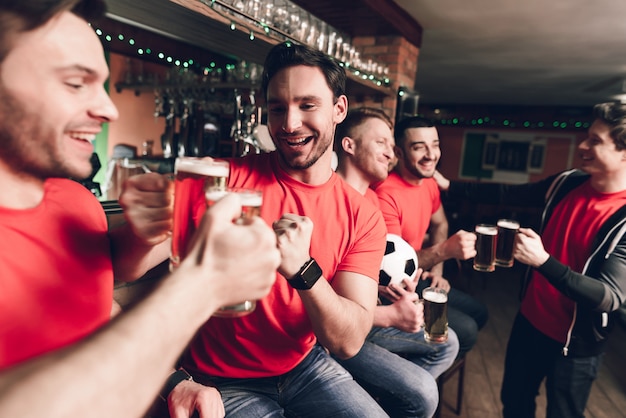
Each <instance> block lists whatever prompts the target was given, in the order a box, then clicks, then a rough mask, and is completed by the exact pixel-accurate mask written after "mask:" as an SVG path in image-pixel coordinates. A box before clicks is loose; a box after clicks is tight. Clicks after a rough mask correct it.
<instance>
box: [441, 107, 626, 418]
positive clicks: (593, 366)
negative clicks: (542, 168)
mask: <svg viewBox="0 0 626 418" xmlns="http://www.w3.org/2000/svg"><path fill="white" fill-rule="evenodd" d="M593 117H594V122H593V123H592V125H591V126H590V127H589V130H588V136H587V138H586V139H585V140H583V141H582V142H581V143H580V144H579V145H578V153H579V156H580V159H581V163H582V164H581V169H580V170H568V171H565V172H563V173H558V174H556V175H553V176H550V177H548V178H546V179H544V180H541V181H538V182H535V183H528V184H521V185H505V184H496V183H472V182H449V181H448V180H447V179H445V178H442V176H439V175H438V176H436V178H437V181H438V183H439V184H440V186H441V188H442V189H443V190H447V193H448V194H449V195H450V196H451V197H455V198H464V199H468V200H471V201H473V202H480V203H491V204H499V203H507V204H509V205H514V206H519V207H534V208H540V209H542V210H543V213H542V216H541V219H542V224H541V230H540V232H541V235H539V234H538V233H537V232H535V231H533V230H532V229H530V228H520V230H519V233H518V234H517V237H516V241H515V247H514V250H513V255H514V257H515V259H516V260H517V261H519V262H521V263H524V264H527V265H528V266H529V269H528V275H527V276H526V285H525V289H524V290H525V291H524V293H523V299H522V302H521V306H520V310H519V313H518V315H517V317H516V318H515V322H514V324H513V328H512V330H511V335H510V337H509V342H508V345H507V353H506V359H505V366H504V378H503V382H502V390H501V399H502V405H503V415H504V416H505V417H506V418H524V417H532V416H535V412H536V411H535V410H536V403H535V399H536V397H537V394H538V393H539V387H540V385H541V383H542V382H543V380H544V379H545V381H546V385H545V387H546V397H547V399H548V405H547V416H549V417H582V416H584V412H585V406H586V404H587V400H588V398H589V394H590V391H591V387H592V384H593V382H594V380H595V379H596V377H597V374H598V369H599V367H600V361H601V359H602V353H603V351H604V347H605V344H606V341H607V338H608V336H609V335H610V332H611V330H612V329H613V326H614V325H615V323H616V321H615V320H616V319H617V316H616V315H615V313H616V312H617V310H618V309H619V308H620V306H622V305H623V304H624V303H625V302H626V261H625V260H626V226H625V225H626V134H625V132H626V105H624V104H622V103H615V102H609V103H601V104H597V105H595V106H594V108H593Z"/></svg>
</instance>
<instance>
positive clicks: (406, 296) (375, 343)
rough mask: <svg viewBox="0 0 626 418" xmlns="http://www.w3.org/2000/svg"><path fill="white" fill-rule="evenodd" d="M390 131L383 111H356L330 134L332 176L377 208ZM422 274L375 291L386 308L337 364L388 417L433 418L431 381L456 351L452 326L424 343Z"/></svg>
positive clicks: (435, 398) (381, 308)
mask: <svg viewBox="0 0 626 418" xmlns="http://www.w3.org/2000/svg"><path fill="white" fill-rule="evenodd" d="M392 129H393V123H392V122H391V119H390V118H389V117H388V116H387V115H386V113H385V112H384V111H383V110H381V109H377V108H370V107H360V108H357V109H353V110H350V112H348V116H347V117H346V119H345V120H344V121H343V122H342V123H341V124H340V125H339V127H338V128H337V132H336V134H335V151H336V153H337V162H338V164H337V174H339V175H340V176H341V177H342V178H343V179H344V180H345V181H346V182H347V183H348V184H350V185H351V186H352V187H354V188H355V189H356V190H357V191H358V192H359V193H361V194H363V195H364V196H366V197H367V198H368V199H370V200H371V201H372V202H373V203H374V204H375V205H376V206H377V207H378V206H379V202H378V197H376V193H374V191H373V190H372V189H371V188H370V185H372V184H375V183H378V182H380V181H382V180H384V179H385V178H387V175H388V167H389V163H390V161H391V160H392V159H393V157H394V151H393V147H394V144H395V142H394V139H393V132H392ZM418 264H419V260H418ZM421 273H422V270H420V269H418V270H417V272H416V275H415V277H414V279H412V280H404V281H403V283H398V284H396V283H390V284H389V285H388V286H379V294H380V296H381V300H384V301H385V302H388V303H380V304H379V305H378V306H377V307H376V310H375V312H374V327H372V330H371V331H370V333H369V335H368V336H367V339H366V341H365V344H364V345H363V348H361V351H360V352H359V354H357V355H356V356H354V357H353V358H351V359H349V360H347V361H340V363H341V364H342V365H343V366H344V367H345V368H346V369H348V371H349V372H350V373H352V375H353V376H354V378H355V379H356V380H357V382H359V384H361V385H362V386H363V387H365V388H366V389H367V390H368V391H369V392H370V393H371V394H372V396H374V398H375V399H376V400H378V402H379V403H380V404H381V405H382V406H383V407H384V408H385V411H387V413H389V415H390V416H432V415H433V414H434V413H435V411H436V409H437V405H438V403H439V402H438V396H437V395H438V390H437V383H436V381H435V379H436V378H437V377H439V375H441V373H443V372H444V371H446V370H447V369H448V368H449V367H450V365H452V363H453V362H454V359H455V358H456V356H457V354H458V351H459V341H458V338H457V335H456V333H455V332H454V330H453V329H452V328H451V327H450V329H449V332H448V340H447V341H446V342H444V343H438V344H432V343H429V342H428V341H426V340H425V339H424V330H423V327H422V326H423V323H424V317H423V305H422V304H421V303H417V304H416V303H415V302H416V301H417V300H418V299H419V297H418V295H417V294H416V293H415V289H416V288H417V285H418V282H419V280H420V278H421ZM373 364H375V366H373Z"/></svg>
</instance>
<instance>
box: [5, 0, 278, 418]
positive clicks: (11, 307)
mask: <svg viewBox="0 0 626 418" xmlns="http://www.w3.org/2000/svg"><path fill="white" fill-rule="evenodd" d="M104 9H105V6H104V3H103V2H101V1H99V0H57V1H17V0H15V1H6V0H5V1H2V2H0V22H2V23H1V24H0V97H1V98H2V100H0V185H1V187H0V189H1V190H2V192H1V193H0V237H1V239H0V271H1V272H2V273H1V274H0V416H2V417H48V418H60V417H78V416H84V415H85V414H87V415H90V416H101V417H120V416H125V417H138V416H141V415H142V414H143V413H145V411H146V409H147V408H148V406H149V404H150V402H152V401H153V400H154V397H155V396H156V394H157V392H158V389H159V387H160V386H161V385H162V384H163V381H164V380H165V378H166V377H167V375H168V374H169V372H170V370H169V369H170V368H171V365H172V364H173V363H174V361H175V360H176V358H177V357H178V356H179V355H180V352H181V351H182V350H183V348H184V346H185V345H186V343H187V342H188V341H189V340H190V339H191V337H192V336H193V334H194V332H195V331H196V330H197V328H198V327H199V326H200V325H201V324H202V323H203V322H204V321H205V320H206V318H207V317H209V316H210V315H211V313H212V312H214V311H215V310H216V309H218V308H219V306H221V305H223V304H224V303H233V302H237V301H240V300H242V299H244V298H247V297H262V296H263V295H265V294H267V292H268V291H269V288H270V287H271V285H272V284H273V282H274V279H275V274H274V271H275V269H276V266H277V265H278V260H279V254H278V250H277V249H276V242H277V240H276V236H275V234H274V232H273V231H272V230H271V229H270V228H269V227H268V226H267V225H266V224H265V223H263V222H262V221H261V220H260V219H258V218H257V219H256V220H255V221H254V222H253V224H252V225H245V226H244V225H241V226H238V225H234V224H232V223H230V222H229V221H230V220H231V219H233V217H235V216H238V213H240V212H241V204H237V201H236V200H235V201H232V200H231V201H230V202H227V201H225V202H223V203H222V202H220V203H222V204H221V205H220V207H219V208H218V207H216V208H214V209H212V210H211V211H210V212H209V213H207V216H206V217H205V218H204V222H203V224H202V227H201V229H202V232H203V233H204V235H199V236H198V238H197V241H198V243H197V245H196V246H194V250H193V251H194V255H195V256H194V257H191V258H190V259H189V261H187V262H186V263H185V265H184V266H182V265H181V268H180V270H179V271H178V272H177V273H175V274H173V275H171V276H170V277H168V278H167V280H166V281H165V283H164V284H161V285H159V286H158V289H156V290H155V291H154V293H152V294H151V295H150V296H149V297H148V298H147V299H146V300H143V301H141V302H139V303H137V304H136V305H135V306H134V308H133V309H132V310H131V311H130V312H129V313H123V314H120V315H119V316H118V317H117V318H116V319H115V320H114V321H113V322H109V316H110V313H111V305H112V300H113V298H112V296H113V278H114V274H115V278H116V279H119V280H123V281H125V280H132V279H136V278H138V277H139V276H140V275H141V274H143V273H144V272H145V269H146V268H147V267H152V266H153V265H152V264H151V262H150V256H151V255H152V254H153V250H155V251H156V253H159V254H156V256H157V258H163V256H164V255H167V249H168V247H167V246H165V247H164V248H165V251H164V252H163V251H162V249H163V246H157V247H154V246H153V244H154V242H146V241H145V240H144V239H143V237H144V235H143V233H142V231H144V229H143V228H139V229H135V230H131V229H130V228H128V226H122V227H120V228H117V229H115V230H111V231H109V230H108V226H107V219H106V216H105V213H104V210H103V209H102V205H101V204H100V202H98V200H97V199H96V197H95V196H94V195H93V194H92V193H91V192H90V191H89V190H87V188H85V187H84V186H83V185H81V184H80V183H78V182H76V181H73V180H70V179H69V178H73V179H82V178H86V177H88V176H89V175H90V174H91V173H92V170H93V169H92V165H91V157H92V154H93V145H92V143H91V142H92V141H93V140H94V139H95V137H96V135H97V134H98V133H99V132H100V131H101V129H102V126H103V125H104V124H105V123H107V122H110V121H114V120H115V119H117V117H118V112H117V109H116V108H115V106H114V105H113V103H112V102H111V100H110V98H109V96H108V95H107V93H106V91H105V89H104V84H105V82H106V80H107V78H108V76H109V69H108V67H107V63H106V59H105V55H104V51H103V49H102V44H101V42H100V40H99V39H98V36H97V35H96V33H95V32H94V29H93V27H91V26H90V25H89V24H88V22H87V20H86V19H90V20H91V19H96V18H98V17H101V15H102V14H103V12H104ZM152 176H153V178H154V179H155V180H156V181H157V182H159V181H160V182H161V183H162V184H163V185H165V184H167V181H166V179H163V178H161V176H159V175H157V174H152ZM157 223H158V222H157ZM162 225H164V228H163V230H162V234H161V235H162V239H166V238H167V236H168V235H167V230H169V218H168V219H166V220H165V221H164V222H162ZM144 226H146V227H148V229H151V226H150V225H149V223H147V224H144ZM209 232H210V234H209ZM150 236H151V238H154V234H150ZM246 255H250V257H251V258H252V259H251V260H246V259H245V256H246ZM261 256H262V257H261ZM216 260H219V263H217V262H216ZM215 277H219V278H220V279H223V280H224V282H223V283H222V282H219V281H217V280H215ZM192 297H195V299H191V298H192ZM190 299H191V300H190ZM157 359H158V360H157ZM202 404H203V406H204V407H206V409H207V410H210V409H211V408H212V407H214V410H215V411H216V415H220V414H222V415H223V408H222V404H221V401H220V399H219V396H217V397H216V398H215V400H214V401H213V402H211V400H210V399H208V398H207V399H206V400H205V401H203V403H202ZM85 408H89V411H87V412H86V411H85Z"/></svg>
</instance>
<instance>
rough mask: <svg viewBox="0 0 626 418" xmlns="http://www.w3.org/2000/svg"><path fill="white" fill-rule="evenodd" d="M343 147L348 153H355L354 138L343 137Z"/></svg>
mask: <svg viewBox="0 0 626 418" xmlns="http://www.w3.org/2000/svg"><path fill="white" fill-rule="evenodd" d="M341 148H342V149H343V152H345V153H346V154H350V155H354V139H352V138H350V137H349V136H344V137H343V138H341Z"/></svg>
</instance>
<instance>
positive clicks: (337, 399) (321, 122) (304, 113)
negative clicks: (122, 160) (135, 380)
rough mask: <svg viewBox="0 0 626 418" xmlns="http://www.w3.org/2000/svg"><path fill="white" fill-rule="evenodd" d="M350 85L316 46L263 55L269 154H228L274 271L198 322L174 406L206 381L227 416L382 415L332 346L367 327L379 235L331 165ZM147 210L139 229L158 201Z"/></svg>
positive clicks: (349, 349)
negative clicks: (186, 378) (263, 286)
mask: <svg viewBox="0 0 626 418" xmlns="http://www.w3.org/2000/svg"><path fill="white" fill-rule="evenodd" d="M345 80H346V74H345V70H344V69H343V68H342V67H341V66H340V65H339V64H338V63H337V62H336V61H334V60H333V59H332V58H330V57H328V56H327V55H325V54H323V53H322V52H320V51H317V50H315V49H312V48H310V47H307V46H303V45H296V44H291V43H283V44H279V45H276V46H275V47H273V49H271V50H270V52H269V54H268V56H267V58H266V61H265V65H264V73H263V90H264V92H265V98H266V103H267V111H268V128H269V131H270V135H271V137H272V140H273V142H274V145H275V147H276V151H274V152H271V153H268V154H255V155H248V156H246V157H243V158H236V159H231V160H230V176H229V186H231V187H245V188H254V189H259V190H262V191H263V206H262V208H261V217H262V218H263V219H265V221H266V222H268V224H272V225H273V227H274V230H275V231H276V234H277V236H278V248H279V250H280V252H281V255H282V261H281V264H280V266H279V268H278V273H279V274H277V278H276V282H275V284H274V287H273V288H272V291H271V292H270V294H269V295H268V296H267V297H265V298H263V299H261V300H259V301H258V302H257V306H256V309H255V310H254V312H252V313H250V314H248V315H246V316H243V317H240V318H234V319H224V318H211V319H210V320H209V321H207V323H206V324H205V325H204V326H203V327H202V328H201V329H200V331H199V333H198V336H197V337H196V338H195V339H194V340H193V341H192V343H191V344H190V347H189V350H188V351H187V352H186V353H185V355H184V356H183V358H182V361H181V365H182V366H183V367H184V368H185V370H187V371H188V372H189V373H190V374H191V375H192V376H193V378H194V382H184V384H181V385H179V386H177V387H175V388H174V390H173V391H172V393H171V395H170V396H169V397H168V401H169V404H170V410H172V409H173V408H176V409H178V408H182V409H184V410H188V409H190V408H193V405H194V404H195V401H196V399H197V398H198V391H199V390H202V388H203V387H204V386H205V385H209V386H214V387H217V388H218V389H219V391H220V393H221V395H222V399H223V400H224V406H225V409H226V415H227V416H229V417H245V418H247V417H259V416H299V417H305V416H309V417H312V416H320V417H324V416H342V417H359V418H361V417H365V416H366V417H379V416H386V414H385V413H384V411H383V410H382V409H381V408H380V406H379V405H378V404H377V403H376V401H374V399H372V398H371V397H370V396H369V395H368V394H367V392H365V390H364V389H363V388H361V387H360V386H359V385H358V384H357V383H356V382H355V381H354V379H353V378H352V376H351V375H350V374H349V373H348V372H347V371H346V370H345V369H344V368H342V367H341V366H340V365H339V364H338V363H337V362H336V361H335V360H333V358H332V357H331V356H330V355H329V353H328V351H330V352H331V353H333V354H334V355H335V356H337V357H339V358H342V359H347V358H350V357H352V356H354V355H355V354H356V353H357V352H358V351H359V350H360V349H361V346H362V345H363V342H364V340H365V337H366V336H367V334H368V332H369V331H370V329H371V328H372V321H373V315H374V309H375V307H376V295H377V288H378V287H377V284H378V272H379V267H380V263H381V260H382V256H383V252H384V248H385V236H386V230H385V224H384V221H383V218H382V216H381V214H380V212H379V211H378V210H377V209H376V208H375V207H374V205H372V204H371V203H370V202H368V201H367V200H366V199H365V198H364V197H363V196H362V195H361V194H360V193H358V192H357V191H356V190H354V189H353V188H352V187H351V186H349V185H348V184H347V183H345V182H344V181H343V180H342V179H341V178H340V177H339V176H338V175H337V174H336V173H335V172H333V170H332V168H331V159H332V152H333V147H332V144H333V138H334V133H335V127H336V125H337V124H339V123H340V122H342V121H343V119H344V118H345V116H346V112H347V110H348V102H347V98H346V96H345V93H344V90H345ZM139 178H140V179H141V178H142V176H140V177H139ZM164 192H165V190H164ZM140 201H141V199H138V202H140ZM192 207H193V205H192ZM142 209H145V210H141V211H138V213H139V212H142V213H143V216H138V217H137V218H135V219H134V220H133V221H134V222H136V223H137V224H141V223H143V221H144V218H145V217H146V216H147V215H148V214H149V212H150V211H151V210H155V209H158V208H150V207H145V208H142ZM155 232H156V231H155ZM196 382H198V383H196Z"/></svg>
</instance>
